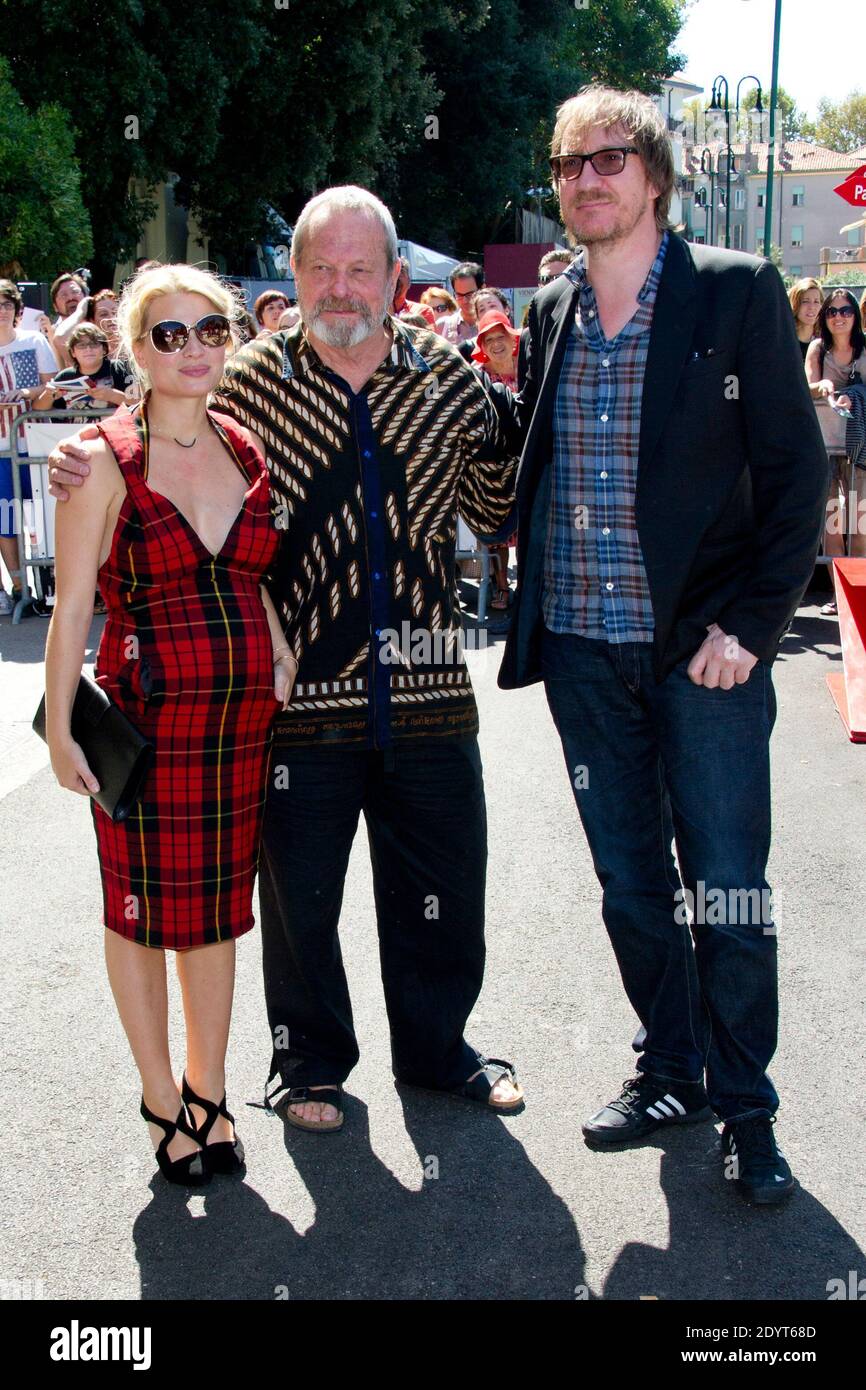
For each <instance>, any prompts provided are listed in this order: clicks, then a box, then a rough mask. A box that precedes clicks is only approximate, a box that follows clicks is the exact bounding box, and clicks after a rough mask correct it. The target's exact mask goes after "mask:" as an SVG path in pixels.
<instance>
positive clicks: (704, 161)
mask: <svg viewBox="0 0 866 1390" xmlns="http://www.w3.org/2000/svg"><path fill="white" fill-rule="evenodd" d="M701 173H702V174H704V175H709V180H710V241H709V244H710V246H715V244H716V174H715V170H714V169H713V152H712V150H711V149H710V148H709V146H707V145H704V148H703V149H702V150H701Z"/></svg>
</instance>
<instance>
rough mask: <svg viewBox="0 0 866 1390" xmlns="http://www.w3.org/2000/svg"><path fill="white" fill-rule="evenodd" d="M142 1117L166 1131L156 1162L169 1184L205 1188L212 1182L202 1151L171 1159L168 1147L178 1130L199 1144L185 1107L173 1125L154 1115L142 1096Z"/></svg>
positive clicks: (181, 1109) (179, 1112)
mask: <svg viewBox="0 0 866 1390" xmlns="http://www.w3.org/2000/svg"><path fill="white" fill-rule="evenodd" d="M141 1117H142V1119H144V1120H147V1121H149V1123H150V1124H152V1125H158V1126H159V1128H160V1129H162V1130H164V1131H165V1134H164V1137H163V1139H162V1140H161V1141H160V1145H159V1148H158V1149H157V1150H156V1161H157V1163H158V1164H159V1171H160V1172H161V1173H162V1176H163V1177H164V1178H165V1179H166V1180H167V1181H168V1182H174V1183H178V1184H179V1185H180V1186H181V1187H203V1186H204V1185H205V1183H209V1182H210V1179H211V1175H210V1173H209V1172H208V1171H207V1169H206V1168H205V1166H204V1162H203V1160H202V1151H201V1149H199V1151H198V1153H194V1154H184V1156H183V1158H169V1156H168V1146H169V1144H170V1143H171V1141H172V1139H173V1138H174V1136H175V1135H176V1134H177V1132H178V1130H179V1131H180V1133H181V1134H185V1135H186V1136H187V1138H188V1139H195V1140H196V1141H197V1142H198V1135H197V1134H196V1132H195V1130H194V1129H191V1128H190V1126H189V1124H188V1123H187V1120H186V1116H185V1114H184V1109H183V1106H181V1108H180V1110H179V1111H178V1115H177V1119H176V1120H175V1121H174V1123H173V1124H172V1122H171V1120H164V1119H163V1118H162V1116H161V1115H154V1113H153V1111H152V1110H148V1108H147V1106H146V1105H145V1103H144V1096H142V1098H141Z"/></svg>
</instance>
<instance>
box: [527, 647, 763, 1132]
mask: <svg viewBox="0 0 866 1390" xmlns="http://www.w3.org/2000/svg"><path fill="white" fill-rule="evenodd" d="M651 655H652V652H651V644H650V643H623V644H621V645H617V644H613V643H607V642H598V641H592V640H590V639H588V638H583V637H576V636H571V635H569V634H565V635H559V634H554V633H552V632H549V631H548V630H545V633H544V643H543V661H542V665H543V672H544V684H545V689H546V691H547V699H548V703H549V705H550V709H551V713H552V714H553V718H554V722H555V724H556V727H557V729H558V731H559V734H560V737H561V739H562V745H563V750H564V752H565V760H566V764H567V766H568V770H569V778H570V780H571V783H572V787H573V788H574V797H575V800H576V802H577V809H578V811H579V813H580V818H581V821H582V822H583V828H584V830H585V832H586V837H587V840H588V841H589V847H590V850H591V852H592V858H593V863H594V865H595V871H596V873H597V874H598V877H599V881H600V882H601V885H602V889H603V898H602V916H603V918H604V923H605V926H606V927H607V930H608V934H609V936H610V940H611V944H612V946H613V950H614V954H615V956H616V960H617V964H618V966H619V969H620V973H621V975H622V980H623V984H624V986H625V991H626V994H627V995H628V998H629V1000H630V1001H631V1004H632V1007H633V1008H634V1010H635V1012H636V1014H637V1015H638V1018H639V1019H640V1021H641V1024H642V1025H643V1026H642V1029H641V1032H640V1033H639V1035H638V1039H637V1040H636V1041H635V1044H634V1046H635V1050H636V1051H638V1052H639V1053H640V1057H639V1061H638V1069H639V1070H640V1071H645V1072H649V1073H651V1074H652V1075H654V1076H658V1077H661V1078H665V1079H667V1080H670V1081H698V1080H700V1079H701V1078H702V1076H703V1075H704V1072H705V1073H706V1085H707V1091H708V1094H709V1098H710V1104H711V1105H712V1106H713V1108H714V1110H715V1111H716V1113H717V1114H718V1115H719V1116H720V1117H721V1118H722V1119H733V1118H734V1117H735V1116H742V1115H745V1114H752V1113H757V1112H763V1113H765V1114H773V1113H775V1110H776V1108H777V1106H778V1103H779V1098H778V1096H777V1095H776V1092H775V1090H774V1088H773V1085H772V1082H771V1081H770V1079H769V1077H768V1076H767V1074H766V1069H767V1067H768V1065H769V1063H770V1059H771V1058H772V1056H773V1053H774V1051H775V1048H776V1033H777V1025H778V997H777V983H776V936H775V927H774V926H773V923H772V916H771V913H770V903H769V888H768V885H767V881H766V878H765V871H766V863H767V855H768V852H769V847H770V764H769V738H770V731H771V729H772V727H773V722H774V719H775V712H776V703H775V695H774V691H773V686H772V680H771V675H770V668H769V666H767V664H766V663H764V662H760V661H759V662H758V663H757V665H756V666H755V667H754V668H753V669H752V672H751V674H750V676H749V679H748V681H746V683H745V684H744V685H737V686H734V688H733V689H732V690H718V689H717V690H707V689H704V687H702V686H698V685H694V684H693V683H692V681H690V680H689V678H688V675H687V674H686V668H687V665H688V663H687V662H682V663H680V665H679V666H677V667H676V668H675V670H674V671H672V672H671V674H670V675H669V676H668V677H667V678H666V679H665V680H664V681H662V683H661V684H660V685H657V684H656V682H655V678H654V676H653V673H652V667H651ZM674 837H675V839H676V848H677V858H678V861H679V869H680V875H681V879H680V876H679V875H678V874H677V870H676V867H675V865H674V859H673V855H672V852H671V841H672V839H673V838H674ZM683 888H684V889H685V890H686V896H683V894H682V889H683ZM677 890H680V895H679V898H678V897H677ZM713 890H715V891H713ZM719 890H721V891H719ZM688 894H691V895H693V896H692V897H688V896H687V895H688ZM686 904H688V905H689V907H691V906H692V904H694V905H695V915H694V921H693V923H692V926H691V935H690V931H689V924H688V919H687V916H686V911H685V905H686ZM689 916H691V913H690V914H689Z"/></svg>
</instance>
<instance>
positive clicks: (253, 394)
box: [215, 319, 517, 748]
mask: <svg viewBox="0 0 866 1390" xmlns="http://www.w3.org/2000/svg"><path fill="white" fill-rule="evenodd" d="M388 323H389V326H390V328H391V330H392V332H393V334H394V344H393V348H392V351H391V353H390V355H389V356H388V357H387V358H386V360H385V361H384V362H383V363H382V365H381V366H380V367H379V368H378V369H377V370H376V371H375V372H374V373H373V375H372V376H371V377H370V379H369V380H368V381H367V383H366V384H365V386H364V387H363V388H362V389H361V391H359V392H357V393H355V392H353V391H352V389H351V387H350V386H349V385H348V383H347V382H345V381H344V380H343V379H342V378H341V377H339V376H338V375H337V374H336V373H335V372H332V371H331V370H330V369H329V368H327V367H326V366H324V364H323V363H322V361H321V360H320V358H319V357H318V355H317V354H316V352H315V350H314V349H313V347H312V346H311V345H310V343H309V342H308V341H307V339H306V337H305V336H304V333H303V328H302V326H301V325H297V326H296V327H295V328H292V329H288V330H287V331H285V332H282V333H276V334H274V335H273V337H270V338H262V339H256V340H255V341H253V342H251V343H248V344H247V345H246V346H245V347H243V348H241V349H240V351H238V352H237V353H235V355H234V356H233V357H232V358H231V360H230V361H229V362H228V363H227V366H226V373H225V377H224V379H223V381H222V382H221V384H220V388H219V391H218V393H217V397H216V400H215V405H216V406H217V408H218V409H222V410H227V411H229V412H230V413H231V414H232V415H234V416H235V417H236V419H238V420H240V422H241V423H242V424H244V425H247V426H249V428H250V429H253V430H255V432H256V433H257V434H258V435H259V436H260V438H261V439H262V440H263V441H264V443H265V446H266V448H267V453H268V465H269V468H270V475H271V483H272V492H273V507H274V510H275V519H276V523H277V525H278V526H282V527H283V528H284V529H285V535H284V538H283V544H282V546H281V549H280V556H279V560H278V562H277V568H276V570H275V572H274V575H273V579H272V582H271V592H272V596H273V598H274V601H275V604H276V605H277V608H278V610H279V611H281V612H282V615H283V619H284V624H285V633H286V640H287V642H288V643H289V644H290V645H291V647H292V649H293V650H294V652H295V655H296V656H297V658H298V675H297V680H296V682H295V688H294V692H293V695H292V700H291V705H290V707H289V709H288V710H286V711H285V712H280V713H279V714H278V716H277V721H276V725H275V742H276V744H277V746H279V745H283V746H287V745H290V744H291V745H296V744H311V743H312V744H316V743H329V744H330V743H351V744H354V745H358V746H361V747H367V748H384V747H387V746H388V745H389V744H391V743H393V742H395V741H405V740H410V739H411V740H418V739H427V738H442V737H455V736H456V737H460V736H463V737H465V736H467V735H469V734H473V733H475V732H476V730H477V728H478V715H477V711H476V708H475V698H474V696H473V693H472V687H471V685H470V681H469V675H468V672H467V670H466V664H465V661H464V658H463V651H462V639H461V629H460V608H459V602H458V598H457V586H456V575H455V568H454V545H455V533H456V519H457V513H458V511H459V512H460V514H461V516H462V517H463V519H464V520H465V522H466V523H467V525H468V526H469V527H470V528H471V529H472V530H473V531H475V532H476V533H481V534H490V533H492V532H495V531H498V530H499V529H500V528H501V527H502V525H503V524H504V523H505V522H506V520H507V518H508V517H509V515H510V513H511V512H512V509H513V503H514V483H515V475H516V466H517V460H516V459H515V458H514V457H511V456H509V455H508V453H507V449H506V446H505V443H504V440H503V438H502V435H501V433H500V429H499V425H498V421H497V417H496V413H495V411H494V409H493V407H492V406H491V404H490V400H489V398H488V396H487V394H486V392H485V390H484V387H483V386H482V384H481V381H480V379H479V377H478V375H477V374H476V373H475V371H474V370H473V368H472V367H470V366H469V364H468V363H467V362H465V361H464V359H463V358H462V357H461V356H460V354H459V353H458V352H457V350H456V348H454V347H453V346H452V345H451V344H449V343H447V342H445V341H444V340H443V339H442V338H440V337H439V336H438V335H437V334H435V333H434V332H432V330H430V329H427V328H415V327H409V326H407V325H404V324H401V323H399V322H397V321H395V320H394V319H389V320H388Z"/></svg>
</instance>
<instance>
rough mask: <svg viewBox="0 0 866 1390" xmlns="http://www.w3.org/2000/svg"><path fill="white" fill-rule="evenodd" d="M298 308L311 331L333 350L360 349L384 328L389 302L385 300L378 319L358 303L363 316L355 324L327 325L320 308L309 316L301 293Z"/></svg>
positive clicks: (359, 311)
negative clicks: (360, 346)
mask: <svg viewBox="0 0 866 1390" xmlns="http://www.w3.org/2000/svg"><path fill="white" fill-rule="evenodd" d="M298 307H299V308H300V310H301V317H302V319H303V321H304V323H305V324H306V326H307V327H308V328H309V329H310V331H311V332H312V333H315V335H316V337H317V338H319V339H320V340H321V342H323V343H325V344H326V345H327V346H328V347H333V348H353V347H358V346H359V344H360V343H363V342H365V341H366V340H367V338H370V337H372V335H373V334H374V333H376V332H377V331H378V330H379V329H380V328H381V327H382V324H383V323H384V321H385V316H386V314H387V313H388V301H385V300H383V302H382V310H381V313H380V314H379V315H378V318H377V317H374V315H373V314H371V313H370V310H369V309H368V308H367V306H366V304H364V305H362V304H360V303H358V305H357V311H358V313H359V314H360V316H361V317H360V321H359V322H357V323H354V324H350V323H327V322H325V321H324V319H323V317H322V313H321V311H320V310H319V309H318V308H316V309H315V310H313V312H312V313H310V314H307V312H306V309H305V307H304V303H303V300H302V299H301V296H300V293H299V294H298Z"/></svg>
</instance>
